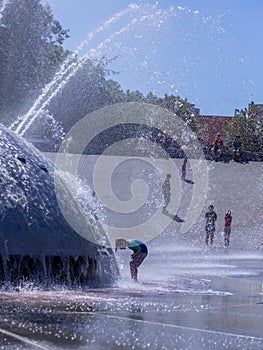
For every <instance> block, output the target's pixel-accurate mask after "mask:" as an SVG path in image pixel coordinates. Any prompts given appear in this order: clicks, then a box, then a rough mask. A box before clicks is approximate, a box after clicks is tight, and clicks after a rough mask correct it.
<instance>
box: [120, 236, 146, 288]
mask: <svg viewBox="0 0 263 350" xmlns="http://www.w3.org/2000/svg"><path fill="white" fill-rule="evenodd" d="M118 248H119V249H126V248H129V249H131V250H132V251H133V254H132V255H131V261H130V272H131V278H132V279H133V280H134V281H135V282H137V281H138V267H139V266H140V265H141V263H142V262H143V260H144V259H145V258H146V256H147V255H148V248H147V246H146V244H145V243H143V242H142V241H139V240H138V239H124V238H118V239H116V241H115V252H116V251H117V249H118Z"/></svg>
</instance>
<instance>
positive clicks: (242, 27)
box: [44, 0, 263, 115]
mask: <svg viewBox="0 0 263 350" xmlns="http://www.w3.org/2000/svg"><path fill="white" fill-rule="evenodd" d="M44 2H45V3H49V4H50V5H51V8H52V9H53V13H54V16H55V18H56V19H58V20H59V21H60V23H61V24H62V26H63V28H65V29H70V39H68V40H67V41H66V42H65V44H64V47H65V48H67V49H70V50H72V51H74V50H76V49H77V48H78V47H79V45H80V44H81V43H82V42H83V41H85V40H86V45H84V46H83V49H82V50H80V51H79V55H80V56H81V55H87V56H91V57H96V58H100V57H102V56H103V55H106V56H107V57H108V58H112V57H115V56H117V58H116V59H115V60H114V61H113V63H112V64H111V65H110V66H109V68H111V69H113V70H114V71H117V72H119V74H118V75H115V76H114V77H112V78H113V79H114V80H116V81H118V82H119V83H120V85H121V88H122V89H123V90H126V89H130V90H139V91H141V92H143V93H144V94H146V93H148V92H149V91H152V92H154V93H155V94H156V95H158V96H163V95H164V94H165V93H168V94H174V95H179V96H180V97H181V98H187V100H188V101H189V102H191V103H194V104H195V105H196V107H198V108H200V113H201V114H210V115H233V114H234V110H235V109H236V108H238V109H240V108H245V107H247V105H248V103H249V102H251V101H254V102H255V103H263V69H262V67H261V65H262V63H261V62H262V54H263V52H262V51H263V46H262V33H263V20H262V15H263V1H261V0H250V1H248V0H179V1H172V0H163V1H162V0H161V1H159V2H156V1H148V2H147V1H126V0H121V1H118V0H96V1H94V0H93V1H90V0H74V1H73V0H72V1H69V0H67V1H65V0H45V1H44ZM131 4H135V5H131ZM136 5H137V6H136ZM117 14H119V15H117ZM110 18H111V19H112V22H111V23H108V24H107V25H105V23H106V21H107V20H109V19H110ZM90 33H93V37H92V38H90V37H88V34H90ZM87 38H89V39H87Z"/></svg>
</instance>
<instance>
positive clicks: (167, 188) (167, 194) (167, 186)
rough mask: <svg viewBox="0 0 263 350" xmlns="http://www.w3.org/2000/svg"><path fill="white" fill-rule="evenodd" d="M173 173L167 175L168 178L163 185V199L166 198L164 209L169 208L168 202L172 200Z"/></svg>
mask: <svg viewBox="0 0 263 350" xmlns="http://www.w3.org/2000/svg"><path fill="white" fill-rule="evenodd" d="M170 179H171V174H167V175H166V179H165V181H164V183H163V185H162V194H163V199H164V205H163V210H164V209H166V208H167V206H168V204H169V203H170V200H171V183H170Z"/></svg>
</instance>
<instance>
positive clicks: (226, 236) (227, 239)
mask: <svg viewBox="0 0 263 350" xmlns="http://www.w3.org/2000/svg"><path fill="white" fill-rule="evenodd" d="M231 223H232V215H231V210H228V211H227V212H226V214H225V226H224V250H225V251H226V250H227V248H228V247H229V243H230V234H231Z"/></svg>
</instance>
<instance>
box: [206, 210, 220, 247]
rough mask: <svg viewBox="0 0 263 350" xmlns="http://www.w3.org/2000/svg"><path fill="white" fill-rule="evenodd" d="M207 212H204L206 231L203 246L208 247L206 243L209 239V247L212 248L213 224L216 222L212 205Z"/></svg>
mask: <svg viewBox="0 0 263 350" xmlns="http://www.w3.org/2000/svg"><path fill="white" fill-rule="evenodd" d="M208 209H209V211H208V212H206V214H205V218H206V224H205V231H206V237H205V244H206V246H208V242H209V239H210V244H211V247H212V246H213V242H214V235H215V223H216V220H217V214H216V212H215V211H214V206H213V205H212V204H210V205H209V207H208Z"/></svg>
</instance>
